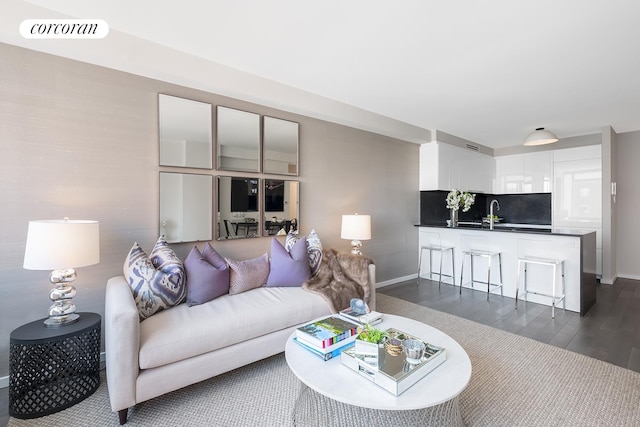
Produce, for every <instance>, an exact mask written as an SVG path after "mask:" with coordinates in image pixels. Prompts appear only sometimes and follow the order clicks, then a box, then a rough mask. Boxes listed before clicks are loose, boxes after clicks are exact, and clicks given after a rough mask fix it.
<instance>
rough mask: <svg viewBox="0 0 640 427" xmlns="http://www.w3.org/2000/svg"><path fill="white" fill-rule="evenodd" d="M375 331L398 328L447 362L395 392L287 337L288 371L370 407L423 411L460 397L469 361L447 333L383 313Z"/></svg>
mask: <svg viewBox="0 0 640 427" xmlns="http://www.w3.org/2000/svg"><path fill="white" fill-rule="evenodd" d="M376 328H378V329H383V330H384V329H387V328H396V329H398V330H400V331H402V332H406V333H408V334H410V335H414V336H416V337H419V338H421V339H422V340H424V341H426V342H429V343H432V344H435V345H437V346H440V347H444V348H445V350H446V353H447V360H446V361H445V362H444V363H443V364H442V365H440V366H438V367H437V368H436V369H435V370H433V371H432V372H430V373H429V374H427V375H426V376H425V377H424V378H422V379H421V380H420V381H418V382H417V383H416V384H414V385H413V386H412V387H411V388H409V389H408V390H406V391H405V392H404V393H402V394H401V395H400V396H394V395H393V394H391V393H389V392H388V391H386V390H384V389H383V388H381V387H379V386H377V385H376V384H374V383H373V382H371V381H370V380H368V379H366V378H364V377H362V376H360V375H359V374H358V373H356V372H354V371H352V370H350V369H349V368H347V367H346V366H344V365H343V364H342V362H340V357H336V358H334V359H331V360H328V361H326V362H324V361H322V360H320V359H319V358H317V357H315V356H313V355H312V354H309V353H308V351H307V350H305V349H303V348H302V347H300V346H299V345H297V344H296V343H294V342H293V337H294V336H295V332H294V333H293V334H292V335H291V336H290V337H289V339H288V340H287V344H286V346H285V357H286V359H287V363H288V364H289V368H290V369H291V371H292V372H293V373H294V374H295V375H296V376H297V377H298V378H299V379H300V381H302V382H303V383H304V384H306V385H307V386H308V387H309V388H311V389H313V390H315V391H317V392H318V393H321V394H323V395H325V396H327V397H329V398H331V399H334V400H337V401H339V402H343V403H346V404H349V405H355V406H361V407H364V408H371V409H388V410H411V409H422V408H427V407H430V406H434V405H439V404H441V403H444V402H447V401H449V400H451V399H453V398H455V397H456V396H458V395H459V394H460V393H461V392H462V390H464V389H465V387H466V386H467V384H468V383H469V380H470V379H471V361H470V360H469V356H467V353H466V352H465V351H464V349H463V348H462V347H461V346H460V345H459V344H458V343H457V342H456V341H455V340H454V339H453V338H451V337H450V336H448V335H446V334H445V333H443V332H441V331H439V330H438V329H436V328H433V327H431V326H429V325H426V324H424V323H421V322H418V321H416V320H412V319H407V318H405V317H400V316H395V315H391V314H384V315H383V321H382V323H379V324H378V325H376Z"/></svg>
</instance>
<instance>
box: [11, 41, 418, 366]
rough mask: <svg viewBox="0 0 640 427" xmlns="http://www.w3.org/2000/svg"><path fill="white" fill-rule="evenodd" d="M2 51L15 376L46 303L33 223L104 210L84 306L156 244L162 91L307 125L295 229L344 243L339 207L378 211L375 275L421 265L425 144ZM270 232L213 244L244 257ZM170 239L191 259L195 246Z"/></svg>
mask: <svg viewBox="0 0 640 427" xmlns="http://www.w3.org/2000/svg"><path fill="white" fill-rule="evenodd" d="M0 57H1V58H2V60H1V61H0V75H1V76H2V79H0V100H1V101H0V152H1V153H2V155H1V156H0V195H1V196H2V205H1V206H2V209H1V210H0V235H1V236H2V239H0V289H1V290H2V294H3V296H4V297H3V298H0V377H2V376H6V375H7V373H8V346H9V333H10V332H11V331H12V330H13V329H15V328H16V327H18V326H20V325H22V324H24V323H27V322H29V321H33V320H36V319H39V318H42V317H44V316H45V313H46V312H47V309H48V307H49V305H50V302H49V300H48V292H49V289H50V284H49V283H48V274H49V272H46V271H28V270H24V269H22V262H23V256H24V246H25V239H26V232H27V224H28V221H29V220H32V219H51V218H62V217H64V216H68V217H70V218H75V219H95V220H99V221H100V239H101V242H100V244H101V261H100V264H98V265H95V266H90V267H82V268H79V269H78V280H77V282H76V284H77V288H78V296H77V297H76V299H75V302H76V304H77V306H78V310H79V311H91V312H97V313H100V314H102V313H103V312H104V288H105V284H106V281H107V280H108V278H109V277H112V276H115V275H120V274H122V264H123V261H124V258H125V256H126V254H127V252H128V251H129V249H130V248H131V246H132V245H133V243H134V242H135V241H137V242H139V243H140V245H141V246H142V247H143V248H144V249H146V250H150V249H151V247H152V246H153V244H154V243H155V240H156V239H157V236H158V230H159V218H158V215H159V213H158V208H159V196H158V192H159V171H160V170H169V168H160V167H159V166H158V162H159V153H158V105H157V104H158V93H166V94H172V95H175V96H180V97H184V98H189V99H195V100H198V101H202V102H208V103H211V104H213V105H224V106H228V107H231V108H239V109H242V110H245V111H252V112H255V113H258V114H265V115H270V116H272V117H280V118H283V119H286V120H293V121H296V122H299V123H300V171H301V174H300V176H299V177H297V179H298V180H299V181H300V231H301V232H303V233H308V232H309V231H310V229H311V228H315V229H316V230H317V232H318V234H319V236H320V239H321V240H322V243H323V244H324V245H325V247H327V248H331V247H333V248H336V249H339V250H348V249H349V242H348V241H346V240H342V239H340V236H339V233H340V220H341V215H342V214H345V213H354V212H359V213H363V214H365V213H366V214H370V215H371V216H372V228H373V230H372V234H373V239H372V240H370V241H366V242H364V247H363V251H364V253H365V254H366V255H369V256H371V257H373V258H374V260H375V262H376V265H377V267H378V269H377V279H378V281H381V282H382V281H389V280H393V279H395V278H398V277H405V276H408V275H411V274H415V268H416V265H417V253H416V250H415V248H416V247H417V243H418V238H417V229H416V228H415V227H414V224H415V223H417V222H418V218H419V217H418V180H417V178H416V177H417V176H418V158H419V146H418V145H416V144H413V143H408V142H404V141H400V140H397V139H393V138H390V137H386V136H381V135H377V134H373V133H369V132H366V131H362V130H356V129H353V128H349V127H345V126H342V125H337V124H333V123H329V122H325V121H322V120H317V119H310V118H308V117H304V116H301V115H296V114H292V113H288V112H284V111H279V110H275V109H273V108H267V107H264V106H261V105H256V104H250V103H247V102H243V101H239V100H236V99H232V98H226V97H223V96H220V95H216V94H213V93H209V92H204V91H200V90H195V89H190V88H185V87H181V86H176V85H174V84H169V83H165V82H161V81H158V80H152V79H149V78H145V77H139V76H135V75H132V74H127V73H124V72H120V71H115V70H111V69H107V68H103V67H99V66H96V65H90V64H86V63H81V62H77V61H73V60H69V59H65V58H61V57H57V56H52V55H48V54H43V53H37V52H34V51H29V50H26V49H23V48H18V47H14V46H10V45H5V44H0ZM171 170H173V171H183V170H182V169H177V168H173V169H171ZM184 172H193V173H209V174H212V175H214V176H215V175H218V174H220V175H231V173H224V172H221V173H218V172H217V171H216V170H212V171H206V170H205V171H203V170H191V169H185V170H184ZM236 175H239V176H251V174H247V173H242V174H236ZM256 176H258V175H256ZM274 177H275V176H274ZM214 199H215V195H214ZM270 242H271V240H270V239H269V238H257V239H248V240H239V241H226V242H217V241H214V242H213V246H214V247H216V248H217V249H218V251H219V252H220V253H221V254H222V255H224V256H228V257H231V258H236V259H246V258H249V257H254V256H258V255H261V254H262V253H264V252H267V251H268V250H269V246H270ZM174 247H175V248H176V251H177V253H178V255H179V256H181V257H185V256H186V254H187V253H188V251H189V250H190V249H191V247H192V244H189V243H185V244H179V245H174Z"/></svg>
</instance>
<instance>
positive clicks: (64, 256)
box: [23, 219, 100, 270]
mask: <svg viewBox="0 0 640 427" xmlns="http://www.w3.org/2000/svg"><path fill="white" fill-rule="evenodd" d="M99 234H100V229H99V223H98V221H84V220H69V219H63V220H42V221H29V230H28V232H27V246H26V248H25V253H24V265H23V267H24V268H25V269H27V270H56V269H64V268H76V267H84V266H87V265H93V264H97V263H99V262H100V238H99Z"/></svg>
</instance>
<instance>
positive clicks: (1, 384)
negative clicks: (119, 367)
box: [0, 351, 107, 388]
mask: <svg viewBox="0 0 640 427" xmlns="http://www.w3.org/2000/svg"><path fill="white" fill-rule="evenodd" d="M105 360H107V358H106V357H105V354H104V351H103V352H101V353H100V366H102V365H103V364H104V362H105ZM7 387H9V376H8V375H7V376H6V377H0V388H7Z"/></svg>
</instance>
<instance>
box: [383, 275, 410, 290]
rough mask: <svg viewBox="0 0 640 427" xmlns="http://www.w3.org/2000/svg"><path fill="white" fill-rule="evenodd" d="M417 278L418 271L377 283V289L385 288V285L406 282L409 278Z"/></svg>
mask: <svg viewBox="0 0 640 427" xmlns="http://www.w3.org/2000/svg"><path fill="white" fill-rule="evenodd" d="M417 278H418V273H416V274H410V275H408V276H403V277H396V278H395V279H391V280H385V281H384V282H378V283H376V289H378V288H384V287H385V286H389V285H394V284H396V283H400V282H406V281H407V280H412V279H417Z"/></svg>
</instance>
